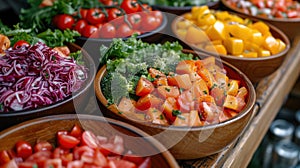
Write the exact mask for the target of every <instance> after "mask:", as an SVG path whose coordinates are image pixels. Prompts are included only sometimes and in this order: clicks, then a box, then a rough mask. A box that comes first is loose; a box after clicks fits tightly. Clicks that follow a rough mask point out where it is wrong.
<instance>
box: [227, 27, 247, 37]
mask: <svg viewBox="0 0 300 168" xmlns="http://www.w3.org/2000/svg"><path fill="white" fill-rule="evenodd" d="M227 31H228V33H230V35H232V36H233V37H236V38H239V39H242V40H251V38H252V29H250V28H249V27H247V26H244V25H242V24H232V25H228V26H227Z"/></svg>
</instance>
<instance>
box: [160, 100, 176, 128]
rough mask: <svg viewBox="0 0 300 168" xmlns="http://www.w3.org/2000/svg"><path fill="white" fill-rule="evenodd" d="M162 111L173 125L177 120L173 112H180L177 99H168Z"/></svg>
mask: <svg viewBox="0 0 300 168" xmlns="http://www.w3.org/2000/svg"><path fill="white" fill-rule="evenodd" d="M162 110H163V113H164V114H165V116H166V117H167V119H168V120H169V121H170V123H173V122H174V120H175V119H176V116H175V115H173V110H179V106H178V104H177V101H176V99H175V98H174V97H168V98H167V99H166V100H165V102H164V103H163V104H162Z"/></svg>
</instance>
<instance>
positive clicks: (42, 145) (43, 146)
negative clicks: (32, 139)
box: [33, 141, 53, 152]
mask: <svg viewBox="0 0 300 168" xmlns="http://www.w3.org/2000/svg"><path fill="white" fill-rule="evenodd" d="M33 149H34V152H39V151H44V150H46V151H52V149H53V146H52V145H51V144H50V143H49V142H47V141H40V142H38V143H36V144H35V145H34V148H33Z"/></svg>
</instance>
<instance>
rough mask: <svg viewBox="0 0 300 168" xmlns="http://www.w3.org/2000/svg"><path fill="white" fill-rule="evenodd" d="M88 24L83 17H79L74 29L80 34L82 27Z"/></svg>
mask: <svg viewBox="0 0 300 168" xmlns="http://www.w3.org/2000/svg"><path fill="white" fill-rule="evenodd" d="M86 25H88V23H87V21H86V20H84V19H80V20H78V21H77V22H76V23H75V26H74V28H73V29H74V30H76V31H78V32H79V33H80V34H82V30H83V29H84V27H85V26H86Z"/></svg>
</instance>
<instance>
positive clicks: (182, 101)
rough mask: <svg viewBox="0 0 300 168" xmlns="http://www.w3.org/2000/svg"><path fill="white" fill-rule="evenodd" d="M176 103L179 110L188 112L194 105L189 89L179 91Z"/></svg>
mask: <svg viewBox="0 0 300 168" xmlns="http://www.w3.org/2000/svg"><path fill="white" fill-rule="evenodd" d="M177 104H178V105H179V110H180V111H182V112H190V111H191V110H193V109H194V107H195V102H194V99H193V95H192V93H191V91H189V90H186V91H184V92H182V93H181V95H180V96H178V98H177Z"/></svg>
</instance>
